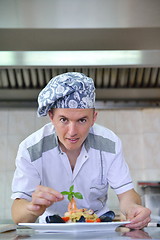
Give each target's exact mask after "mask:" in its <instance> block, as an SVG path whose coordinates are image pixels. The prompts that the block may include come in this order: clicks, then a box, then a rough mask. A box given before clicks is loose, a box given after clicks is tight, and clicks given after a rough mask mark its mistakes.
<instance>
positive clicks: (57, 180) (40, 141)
mask: <svg viewBox="0 0 160 240" xmlns="http://www.w3.org/2000/svg"><path fill="white" fill-rule="evenodd" d="M38 185H43V186H47V187H51V188H53V189H55V190H57V191H59V192H61V191H68V190H69V188H70V186H71V185H74V191H75V192H80V193H81V194H82V195H83V199H76V202H77V207H78V208H87V209H93V210H94V211H95V213H97V215H98V216H100V215H102V214H103V213H105V212H106V211H108V207H107V204H106V201H107V192H108V187H109V185H110V187H111V188H113V189H114V190H115V192H116V194H121V193H123V192H126V191H128V190H130V189H132V188H133V183H132V179H131V176H130V173H129V169H128V166H127V164H126V162H125V160H124V157H123V153H122V146H121V141H120V139H119V138H118V137H117V136H116V135H115V134H114V133H113V132H112V131H111V130H109V129H107V128H104V127H102V126H99V125H97V124H94V126H93V127H91V128H90V132H89V135H88V137H87V138H86V140H85V142H84V144H83V146H82V149H81V152H80V155H79V156H78V158H77V161H76V165H75V168H74V170H73V171H72V169H71V166H70V163H69V160H68V158H67V155H66V154H65V153H64V152H62V150H61V149H60V147H59V145H58V141H57V136H56V133H55V128H54V126H53V125H52V123H49V124H46V125H45V126H44V127H42V128H41V129H40V130H38V131H36V132H35V133H33V134H32V135H30V136H29V137H28V138H26V139H25V140H24V141H23V142H22V143H21V144H20V146H19V150H18V153H17V158H16V170H15V173H14V177H13V182H12V192H13V193H12V196H11V197H12V199H16V198H23V199H27V200H29V201H31V195H32V192H33V191H34V190H35V188H36V186H38ZM67 206H68V199H67V196H65V199H64V200H62V201H60V202H56V203H54V204H53V205H52V206H50V207H48V208H47V209H46V211H45V213H44V214H43V215H42V216H40V217H39V222H40V223H45V217H46V216H49V215H53V214H59V215H60V216H63V215H64V213H65V212H66V211H67Z"/></svg>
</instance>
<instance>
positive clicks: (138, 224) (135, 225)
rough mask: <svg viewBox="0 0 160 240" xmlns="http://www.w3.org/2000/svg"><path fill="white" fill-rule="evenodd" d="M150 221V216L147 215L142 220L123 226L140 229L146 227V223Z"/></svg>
mask: <svg viewBox="0 0 160 240" xmlns="http://www.w3.org/2000/svg"><path fill="white" fill-rule="evenodd" d="M149 222H150V217H147V218H146V219H145V220H143V221H138V222H135V223H132V222H131V223H129V224H126V225H125V226H126V227H128V228H131V229H142V228H144V227H146V226H147V225H148V223H149Z"/></svg>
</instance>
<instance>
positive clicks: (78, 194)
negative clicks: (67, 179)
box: [61, 185, 83, 201]
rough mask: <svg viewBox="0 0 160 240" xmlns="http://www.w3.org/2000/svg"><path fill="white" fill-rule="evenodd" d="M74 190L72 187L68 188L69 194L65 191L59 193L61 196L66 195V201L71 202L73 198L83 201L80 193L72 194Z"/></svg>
mask: <svg viewBox="0 0 160 240" xmlns="http://www.w3.org/2000/svg"><path fill="white" fill-rule="evenodd" d="M73 190H74V185H72V186H71V187H70V188H69V192H67V191H63V192H61V194H62V195H68V200H69V201H71V200H72V198H73V197H75V198H78V199H83V196H82V194H81V193H79V192H73Z"/></svg>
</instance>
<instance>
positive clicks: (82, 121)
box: [79, 118, 87, 123]
mask: <svg viewBox="0 0 160 240" xmlns="http://www.w3.org/2000/svg"><path fill="white" fill-rule="evenodd" d="M86 121H87V120H86V118H81V119H79V122H80V123H85V122H86Z"/></svg>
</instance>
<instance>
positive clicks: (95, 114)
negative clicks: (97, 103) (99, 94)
mask: <svg viewBox="0 0 160 240" xmlns="http://www.w3.org/2000/svg"><path fill="white" fill-rule="evenodd" d="M97 115H98V113H97V112H94V115H93V124H94V123H95V121H96V120H97ZM93 124H92V126H93Z"/></svg>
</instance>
